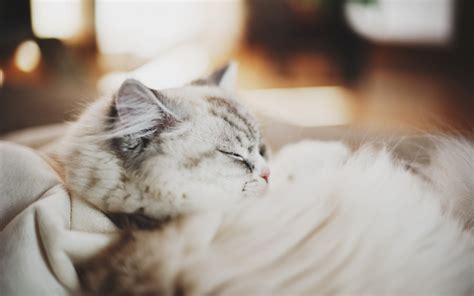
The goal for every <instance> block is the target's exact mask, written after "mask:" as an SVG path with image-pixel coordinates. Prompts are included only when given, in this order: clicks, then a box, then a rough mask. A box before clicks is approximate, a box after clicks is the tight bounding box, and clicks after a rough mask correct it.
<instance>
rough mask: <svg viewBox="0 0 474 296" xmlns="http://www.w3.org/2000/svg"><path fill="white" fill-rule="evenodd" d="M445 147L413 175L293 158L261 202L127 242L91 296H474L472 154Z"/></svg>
mask: <svg viewBox="0 0 474 296" xmlns="http://www.w3.org/2000/svg"><path fill="white" fill-rule="evenodd" d="M437 147H438V148H437V149H435V151H434V153H433V154H432V158H431V161H430V163H429V164H428V165H425V166H423V167H421V166H418V167H417V168H416V170H413V169H412V168H410V164H408V166H407V163H404V162H403V161H401V160H397V159H396V158H395V157H394V156H393V155H392V153H391V152H389V151H388V150H387V149H381V150H378V149H377V150H376V149H373V148H370V147H363V148H361V149H358V150H357V151H356V152H351V150H350V149H348V148H347V147H346V146H345V145H343V144H340V143H323V142H303V143H299V144H296V145H291V146H287V147H286V148H284V149H283V150H282V151H281V152H280V153H279V155H278V156H277V157H276V159H275V160H274V161H273V163H272V169H273V179H272V183H271V186H270V188H269V191H268V192H267V193H266V195H265V197H264V198H262V199H257V200H247V201H244V202H243V203H242V204H240V205H238V206H236V207H232V208H228V209H220V210H213V211H203V212H201V213H199V214H195V215H189V216H186V217H183V218H181V219H178V220H176V221H174V222H171V223H170V224H169V225H167V226H166V227H164V228H163V229H161V230H157V231H150V232H129V233H126V234H124V235H123V237H122V239H121V240H120V241H119V242H117V243H116V244H115V245H114V246H113V247H112V248H111V249H109V250H107V252H106V254H102V255H101V256H99V257H97V258H94V259H92V260H91V261H89V262H87V263H85V264H83V265H82V266H80V267H79V271H80V275H81V279H82V281H83V283H84V287H85V288H86V290H87V291H89V292H94V293H101V294H106V293H111V294H114V295H209V294H220V295H315V294H318V295H327V294H350V295H361V294H370V295H382V294H388V295H472V294H473V293H474V281H473V279H474V239H473V236H472V233H470V232H469V231H468V230H469V227H470V225H472V224H471V223H472V222H471V221H472V203H473V200H474V197H473V192H474V184H473V182H472V177H471V176H472V167H473V165H474V160H473V155H474V153H473V152H474V145H473V144H472V143H471V142H467V141H464V142H463V141H461V142H460V141H454V140H445V141H441V142H438V145H437ZM466 208H467V209H469V210H468V211H467V212H465V211H464V210H463V209H466Z"/></svg>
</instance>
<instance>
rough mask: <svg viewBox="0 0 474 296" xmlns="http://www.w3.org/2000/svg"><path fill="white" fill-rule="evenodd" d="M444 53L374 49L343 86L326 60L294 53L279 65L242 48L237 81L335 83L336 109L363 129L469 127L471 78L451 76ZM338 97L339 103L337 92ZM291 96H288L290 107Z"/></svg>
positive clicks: (256, 84)
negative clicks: (360, 72) (358, 74)
mask: <svg viewBox="0 0 474 296" xmlns="http://www.w3.org/2000/svg"><path fill="white" fill-rule="evenodd" d="M444 56H445V55H444V54H443V53H438V52H432V51H428V52H427V53H425V52H424V51H423V50H411V51H406V50H400V49H391V48H378V49H376V50H373V52H372V53H371V55H370V56H369V59H368V62H367V65H366V67H365V69H364V70H363V75H362V77H361V78H360V79H359V81H358V82H357V83H356V84H353V85H347V84H346V83H344V82H343V81H342V80H341V79H339V78H338V77H339V75H338V73H337V71H336V70H335V69H334V68H333V67H331V65H330V64H328V63H327V61H325V60H324V59H321V58H318V57H317V56H310V55H301V56H297V57H295V58H293V59H292V60H291V61H287V62H286V64H287V65H289V66H287V67H286V68H285V69H280V68H279V67H278V65H275V63H274V62H272V61H271V60H269V59H267V58H266V57H265V55H263V54H259V53H256V52H255V51H254V52H248V51H247V52H246V51H243V52H241V55H240V57H239V62H240V71H241V72H240V79H239V82H240V87H241V88H244V89H254V88H256V89H260V88H265V89H267V88H292V87H316V88H315V89H317V87H318V86H335V87H338V88H339V90H340V91H341V92H343V93H344V99H343V101H344V104H343V106H342V107H341V106H339V108H340V112H342V113H344V114H347V113H349V116H350V125H353V126H357V127H360V128H364V129H375V130H382V131H393V132H403V133H418V132H436V131H443V132H446V131H455V132H462V131H466V132H467V131H472V126H474V77H459V74H456V72H455V73H454V74H453V71H451V70H450V67H451V65H449V63H450V61H449V60H446V59H445V58H444ZM443 59H444V60H443ZM446 64H448V65H446ZM336 99H337V100H338V101H341V98H340V96H339V95H338V96H337V98H336ZM291 100H292V98H291V97H288V104H289V105H291V104H292V101H291ZM315 100H317V99H315ZM296 101H297V100H296ZM339 105H340V104H339ZM325 106H326V107H327V104H326V105H324V104H322V105H320V107H321V108H324V107H325ZM303 107H307V108H310V110H305V111H306V112H305V113H310V112H311V111H314V114H315V116H317V115H318V114H320V113H321V110H320V109H319V105H318V104H317V102H316V103H314V104H311V105H307V106H303ZM288 108H290V109H291V106H290V107H288ZM311 108H314V109H312V110H311ZM341 108H342V109H341ZM329 111H330V112H334V110H329ZM295 116H298V114H295Z"/></svg>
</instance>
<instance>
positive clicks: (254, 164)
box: [68, 64, 269, 217]
mask: <svg viewBox="0 0 474 296" xmlns="http://www.w3.org/2000/svg"><path fill="white" fill-rule="evenodd" d="M235 75H236V68H235V66H234V65H232V64H230V65H228V66H226V67H224V68H222V69H221V70H219V71H217V72H215V73H213V74H212V75H211V76H209V77H208V78H205V79H200V80H197V81H194V82H192V83H190V84H189V85H186V86H183V87H179V88H173V89H165V90H154V89H150V88H148V87H147V86H145V85H143V84H142V83H140V82H139V81H137V80H127V81H125V82H124V83H123V84H122V85H121V87H120V88H119V90H118V91H117V92H116V94H115V96H114V98H113V100H111V101H108V103H107V104H108V106H106V107H107V109H106V110H108V111H107V112H108V114H107V116H104V117H103V120H102V121H103V122H102V123H101V124H102V125H103V128H102V130H101V132H102V133H103V135H105V137H104V138H103V139H104V140H103V141H102V142H101V143H100V145H97V146H96V147H97V148H93V149H92V152H91V153H89V155H85V154H86V153H87V152H86V151H85V150H82V151H81V152H78V153H77V154H76V161H75V164H74V165H73V166H72V167H73V168H74V166H76V167H77V166H79V167H80V166H81V163H84V161H85V160H84V161H82V162H81V161H80V160H77V159H78V158H77V155H78V154H79V155H82V156H83V158H87V157H89V158H90V157H92V158H94V159H95V160H94V161H93V162H92V163H90V164H88V166H91V165H92V166H96V168H95V169H94V172H90V171H89V173H92V174H94V176H95V177H94V181H90V180H88V181H81V180H84V178H85V179H88V177H86V175H87V174H88V173H87V172H86V171H84V173H79V172H80V170H76V171H75V172H72V174H71V172H70V173H69V174H68V176H69V183H72V186H74V183H78V182H79V183H80V182H82V183H84V182H89V185H86V186H84V185H81V186H82V187H79V188H83V191H85V192H86V193H84V192H82V193H81V195H86V196H83V197H84V198H87V199H90V200H91V201H92V202H93V203H94V204H96V205H97V206H99V207H100V208H102V209H103V210H105V211H110V212H140V213H142V214H145V215H148V216H152V217H161V216H165V215H168V214H176V213H180V212H186V211H190V210H191V211H192V210H194V209H200V208H207V207H212V206H215V205H220V204H223V203H229V202H234V201H238V200H240V199H243V198H246V197H255V196H259V195H262V194H263V192H264V191H265V189H266V187H267V183H268V177H269V169H268V166H267V163H266V160H265V156H266V155H265V146H264V145H263V143H262V141H261V135H260V133H259V129H258V126H257V124H256V121H255V119H254V117H253V116H252V115H251V114H250V113H249V112H248V111H247V109H245V108H244V107H243V106H242V105H241V104H240V103H239V102H238V101H237V99H236V97H235V96H236V95H235V93H234V90H233V83H234V79H235ZM81 120H82V121H87V120H92V121H94V122H95V121H97V117H94V116H92V115H90V114H89V115H85V116H84V118H82V119H81ZM81 120H80V121H81ZM83 125H84V124H83ZM89 126H90V124H89ZM94 130H96V129H94ZM90 147H95V146H93V145H92V146H91V145H90V143H89V144H88V149H91V148H90ZM79 149H81V148H79ZM94 149H100V150H101V151H94ZM107 150H109V151H110V153H107ZM99 155H102V156H101V157H99ZM84 156H85V157H84ZM113 170H120V173H118V174H116V173H115V172H113ZM69 171H71V168H69ZM101 172H103V173H101ZM77 175H80V176H78V178H76V177H77ZM81 178H82V179H81ZM73 179H74V180H73ZM108 179H118V180H117V182H115V181H114V182H112V181H110V182H109V183H107V180H108ZM87 186H93V187H94V186H95V187H97V190H91V189H90V188H85V187H87ZM101 186H102V187H107V189H108V191H107V190H103V189H102V188H100V187H101ZM100 195H103V196H101V197H99V196H100Z"/></svg>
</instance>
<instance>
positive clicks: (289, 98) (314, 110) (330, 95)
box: [242, 86, 352, 127]
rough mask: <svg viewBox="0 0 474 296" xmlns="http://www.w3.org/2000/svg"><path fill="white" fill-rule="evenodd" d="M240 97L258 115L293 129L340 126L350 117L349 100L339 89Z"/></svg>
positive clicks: (260, 92)
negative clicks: (275, 120) (285, 123)
mask: <svg viewBox="0 0 474 296" xmlns="http://www.w3.org/2000/svg"><path fill="white" fill-rule="evenodd" d="M242 95H243V97H242V99H243V100H244V101H245V103H246V105H248V106H250V107H253V109H254V110H256V111H257V112H260V113H262V114H263V115H266V116H268V117H270V118H274V119H277V120H281V121H283V122H287V123H290V124H293V125H296V126H304V127H314V126H339V125H345V124H348V123H349V122H350V121H351V117H352V116H351V111H352V110H351V104H350V97H349V95H348V94H347V92H346V91H344V89H343V88H342V87H337V86H326V87H304V88H285V89H263V90H248V91H244V92H243V93H242Z"/></svg>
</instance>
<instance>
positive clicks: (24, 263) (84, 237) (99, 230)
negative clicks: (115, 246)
mask: <svg viewBox="0 0 474 296" xmlns="http://www.w3.org/2000/svg"><path fill="white" fill-rule="evenodd" d="M115 233H116V228H115V226H114V225H113V224H112V222H111V221H110V220H109V219H108V218H107V217H106V216H105V215H104V214H102V213H101V212H99V211H98V210H96V209H95V208H93V207H92V206H90V205H88V204H86V203H85V202H83V201H80V200H71V198H70V197H69V195H68V193H67V191H66V189H65V188H64V186H63V183H62V181H61V178H60V177H59V176H58V175H57V174H56V173H55V171H54V170H53V169H52V167H51V166H50V165H49V164H48V163H47V162H46V161H45V160H44V159H42V157H41V156H39V155H38V154H37V153H36V152H35V151H33V150H31V149H29V148H26V147H24V146H20V145H15V144H10V143H7V142H0V294H1V295H3V296H7V295H67V294H70V293H71V292H74V291H78V289H79V282H78V277H77V274H76V272H75V270H74V266H73V264H74V263H76V262H79V261H81V260H84V259H85V258H88V257H89V256H91V255H93V254H95V253H96V252H97V251H99V250H101V249H102V248H104V247H105V246H107V245H108V244H109V243H110V242H111V241H112V240H113V239H114V238H115V237H116V235H115Z"/></svg>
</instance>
